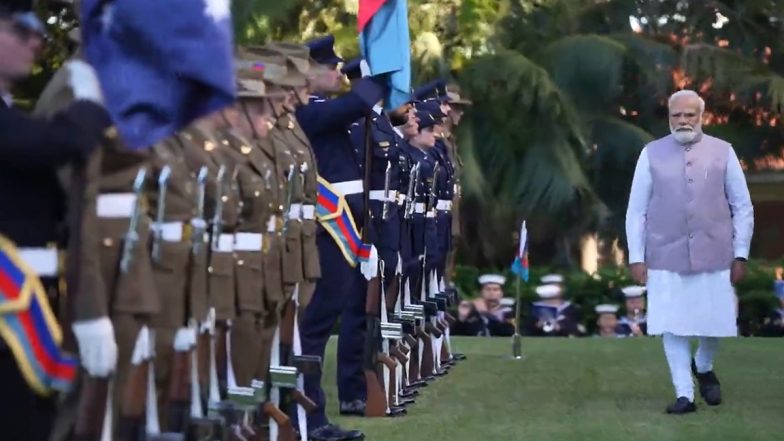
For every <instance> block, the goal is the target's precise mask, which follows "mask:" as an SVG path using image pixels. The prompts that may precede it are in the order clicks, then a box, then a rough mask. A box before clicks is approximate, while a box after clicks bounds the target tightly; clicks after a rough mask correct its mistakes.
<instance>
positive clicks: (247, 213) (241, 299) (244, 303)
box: [219, 130, 275, 313]
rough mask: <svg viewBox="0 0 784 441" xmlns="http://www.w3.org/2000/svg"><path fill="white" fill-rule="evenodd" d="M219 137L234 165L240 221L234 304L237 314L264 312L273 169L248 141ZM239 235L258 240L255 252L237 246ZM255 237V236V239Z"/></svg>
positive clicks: (230, 132) (224, 133)
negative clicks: (265, 245)
mask: <svg viewBox="0 0 784 441" xmlns="http://www.w3.org/2000/svg"><path fill="white" fill-rule="evenodd" d="M219 136H220V137H221V138H223V139H225V140H227V141H229V146H230V150H228V151H227V153H228V155H229V156H230V157H231V158H232V160H233V161H234V162H235V167H236V170H237V183H238V189H239V195H240V209H241V211H240V217H239V223H238V225H237V229H236V231H237V233H238V234H237V236H238V239H237V242H236V243H235V247H237V248H235V254H236V256H237V260H236V268H235V276H236V280H237V297H236V304H237V308H238V310H239V311H248V312H253V313H263V312H266V304H265V302H264V297H263V294H264V256H263V255H262V250H263V248H264V247H263V241H264V236H265V233H266V230H267V223H268V221H269V218H270V216H271V215H272V204H271V201H272V200H271V198H270V196H271V195H272V193H273V192H274V190H275V189H274V187H273V185H272V180H271V179H272V174H273V173H275V171H274V169H273V168H272V167H271V166H270V164H269V163H268V162H266V161H265V160H264V158H263V156H264V155H263V153H262V152H261V151H259V149H258V148H256V147H255V146H254V145H253V144H252V143H251V142H250V141H248V140H247V139H245V138H244V137H243V136H241V135H240V134H238V133H237V132H236V131H233V130H223V131H221V132H220V133H219ZM242 233H250V235H252V236H253V237H260V238H261V239H262V240H261V243H260V244H258V245H260V247H259V249H258V250H251V249H241V248H240V247H239V246H238V245H239V244H240V241H241V240H242V239H241V237H242V236H243V234H242ZM257 235H258V236H257Z"/></svg>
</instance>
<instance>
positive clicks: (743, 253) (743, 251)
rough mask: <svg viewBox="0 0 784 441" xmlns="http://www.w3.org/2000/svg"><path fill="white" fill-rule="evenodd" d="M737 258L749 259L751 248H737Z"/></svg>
mask: <svg viewBox="0 0 784 441" xmlns="http://www.w3.org/2000/svg"><path fill="white" fill-rule="evenodd" d="M735 257H736V258H737V257H742V258H744V259H748V258H749V247H735Z"/></svg>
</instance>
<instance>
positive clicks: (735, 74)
mask: <svg viewBox="0 0 784 441" xmlns="http://www.w3.org/2000/svg"><path fill="white" fill-rule="evenodd" d="M682 65H683V67H684V70H685V71H686V73H687V74H688V75H689V76H691V77H693V78H699V79H711V80H712V81H713V87H714V88H716V89H718V90H719V91H722V92H725V93H727V94H729V93H730V92H734V93H735V94H736V97H737V98H738V99H739V102H740V103H742V104H746V105H757V104H758V103H757V102H756V99H755V95H756V94H757V92H761V93H762V94H764V95H765V96H766V98H767V104H768V105H769V108H770V110H772V111H774V112H777V113H781V112H782V111H784V77H782V76H781V75H780V74H778V73H777V72H775V71H773V70H772V69H770V68H769V67H768V66H766V65H765V64H763V63H761V62H758V61H756V60H754V59H751V58H749V57H746V56H743V55H741V54H738V53H736V52H734V51H732V50H729V49H727V48H721V47H716V46H712V45H707V44H693V45H689V46H686V47H685V48H684V51H683V61H682Z"/></svg>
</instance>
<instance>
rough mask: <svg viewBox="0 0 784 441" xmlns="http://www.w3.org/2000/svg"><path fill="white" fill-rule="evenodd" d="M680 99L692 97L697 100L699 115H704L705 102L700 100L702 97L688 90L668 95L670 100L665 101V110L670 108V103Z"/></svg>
mask: <svg viewBox="0 0 784 441" xmlns="http://www.w3.org/2000/svg"><path fill="white" fill-rule="evenodd" d="M680 97H694V98H697V100H698V101H699V102H700V115H702V114H703V113H705V100H704V99H702V97H701V96H700V95H699V94H698V93H697V92H695V91H693V90H689V89H683V90H679V91H677V92H675V93H673V94H672V95H670V100H669V101H667V108H668V109H669V108H671V107H672V102H673V101H675V100H676V99H677V98H680Z"/></svg>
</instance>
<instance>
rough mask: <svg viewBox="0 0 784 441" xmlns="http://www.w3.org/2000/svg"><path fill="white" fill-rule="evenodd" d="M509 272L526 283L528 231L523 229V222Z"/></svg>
mask: <svg viewBox="0 0 784 441" xmlns="http://www.w3.org/2000/svg"><path fill="white" fill-rule="evenodd" d="M511 271H512V273H514V274H515V275H517V277H519V278H521V279H523V280H525V281H526V282H527V281H528V229H526V227H525V221H523V224H522V225H520V245H519V246H518V247H517V254H515V258H514V261H513V262H512V268H511Z"/></svg>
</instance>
